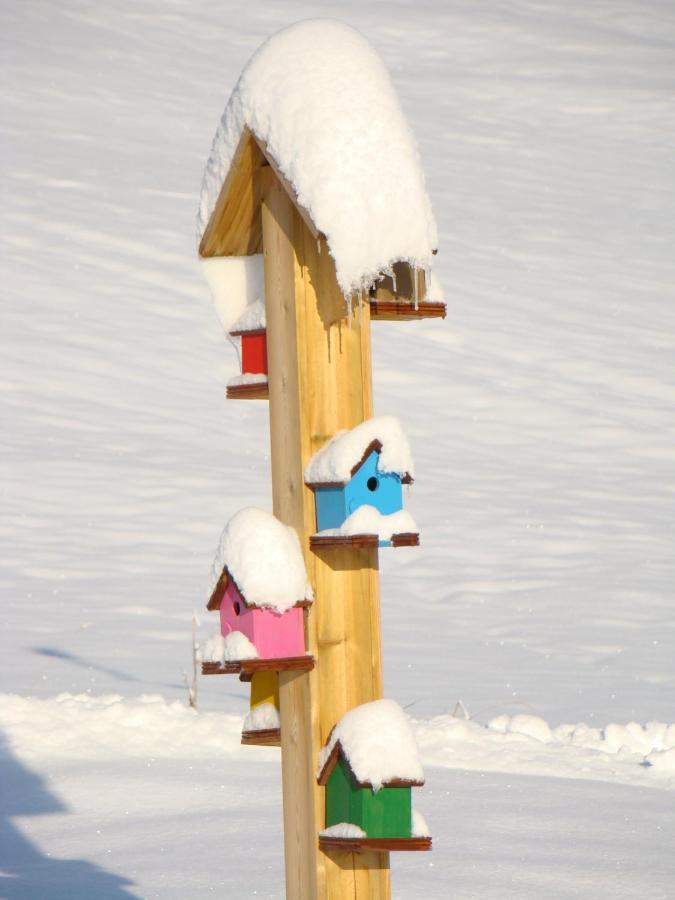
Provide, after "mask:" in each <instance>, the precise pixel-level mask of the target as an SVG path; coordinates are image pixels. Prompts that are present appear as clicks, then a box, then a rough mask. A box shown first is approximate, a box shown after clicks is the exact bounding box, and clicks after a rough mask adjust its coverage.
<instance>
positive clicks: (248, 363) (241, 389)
mask: <svg viewBox="0 0 675 900" xmlns="http://www.w3.org/2000/svg"><path fill="white" fill-rule="evenodd" d="M230 337H231V338H232V339H233V340H236V339H237V338H238V339H239V341H240V347H241V351H240V360H241V375H240V376H239V377H238V378H233V379H230V381H228V383H227V398H228V400H237V399H240V398H245V399H248V400H262V399H267V398H268V397H269V389H268V384H267V331H266V329H265V303H264V301H263V300H256V301H255V302H254V303H252V304H250V305H249V306H248V307H247V308H246V309H245V310H244V312H243V313H242V315H241V316H240V317H239V318H238V319H237V320H236V322H235V323H234V325H233V326H232V328H231V330H230Z"/></svg>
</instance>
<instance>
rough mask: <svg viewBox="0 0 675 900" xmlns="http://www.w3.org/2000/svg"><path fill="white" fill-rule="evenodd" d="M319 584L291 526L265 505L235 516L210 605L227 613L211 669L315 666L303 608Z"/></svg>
mask: <svg viewBox="0 0 675 900" xmlns="http://www.w3.org/2000/svg"><path fill="white" fill-rule="evenodd" d="M311 602H312V590H311V588H310V586H309V584H308V582H307V574H306V572H305V565H304V561H303V558H302V552H301V550H300V543H299V541H298V538H297V535H296V533H295V531H294V530H293V529H292V528H289V527H288V526H287V525H284V524H283V523H281V522H279V520H278V519H275V517H274V516H273V515H271V514H270V513H266V512H264V511H263V510H259V509H253V508H250V509H243V510H240V511H239V512H238V513H237V514H236V515H235V516H233V518H232V519H231V520H230V521H229V522H228V524H227V526H226V528H225V530H224V532H223V535H222V537H221V541H220V546H219V549H218V553H217V556H216V561H215V563H214V569H213V576H212V587H211V589H210V592H209V599H208V604H207V608H208V609H209V610H212V611H216V610H217V611H218V612H219V614H220V641H216V642H214V643H213V644H212V646H211V652H210V659H208V660H206V661H205V662H204V663H203V665H202V671H203V672H204V674H228V673H244V674H253V673H255V672H262V671H280V670H286V669H309V668H311V667H312V665H313V661H312V658H311V657H309V656H307V655H306V654H305V638H304V617H303V609H304V607H306V606H307V605H308V604H310V603H311Z"/></svg>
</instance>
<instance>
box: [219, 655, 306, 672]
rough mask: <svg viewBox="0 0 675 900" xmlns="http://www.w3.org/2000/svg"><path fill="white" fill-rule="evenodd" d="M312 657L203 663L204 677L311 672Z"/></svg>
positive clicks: (283, 657)
mask: <svg viewBox="0 0 675 900" xmlns="http://www.w3.org/2000/svg"><path fill="white" fill-rule="evenodd" d="M313 668H314V657H312V656H281V657H277V658H276V659H241V660H237V661H236V662H223V663H220V662H203V663H202V675H239V674H240V673H243V674H245V675H253V674H255V673H256V672H309V670H310V669H313Z"/></svg>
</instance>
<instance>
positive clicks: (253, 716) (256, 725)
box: [242, 703, 281, 731]
mask: <svg viewBox="0 0 675 900" xmlns="http://www.w3.org/2000/svg"><path fill="white" fill-rule="evenodd" d="M280 725H281V720H280V718H279V710H278V709H277V708H276V706H275V705H274V704H273V703H260V704H259V705H258V706H255V707H254V708H253V709H251V710H249V712H248V713H247V714H246V717H245V719H244V724H243V726H242V730H243V731H266V730H268V729H270V728H279V727H280Z"/></svg>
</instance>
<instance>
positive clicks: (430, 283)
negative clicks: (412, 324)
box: [369, 262, 447, 322]
mask: <svg viewBox="0 0 675 900" xmlns="http://www.w3.org/2000/svg"><path fill="white" fill-rule="evenodd" d="M369 302H370V317H371V319H373V320H374V321H391V322H405V321H414V320H415V319H444V318H445V316H446V311H447V308H446V304H445V302H444V296H443V289H442V287H441V284H440V282H439V280H438V278H437V276H436V274H435V272H433V271H432V269H431V268H426V269H418V268H415V267H414V266H410V265H409V264H408V263H406V262H396V263H394V264H393V266H392V268H391V274H389V275H384V276H383V277H382V278H380V279H379V280H378V281H377V282H376V283H375V284H374V285H373V286H372V287H371V289H370V292H369Z"/></svg>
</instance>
